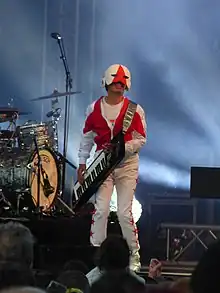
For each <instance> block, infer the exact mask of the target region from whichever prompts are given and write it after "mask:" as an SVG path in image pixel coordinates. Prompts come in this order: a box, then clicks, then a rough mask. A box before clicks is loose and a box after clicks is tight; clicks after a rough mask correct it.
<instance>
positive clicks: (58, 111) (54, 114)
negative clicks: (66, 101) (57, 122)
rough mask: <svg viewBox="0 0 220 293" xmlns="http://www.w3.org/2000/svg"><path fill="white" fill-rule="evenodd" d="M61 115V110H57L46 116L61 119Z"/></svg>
mask: <svg viewBox="0 0 220 293" xmlns="http://www.w3.org/2000/svg"><path fill="white" fill-rule="evenodd" d="M60 114H61V108H56V109H55V110H51V111H49V112H48V113H47V114H46V116H47V117H48V118H50V117H52V116H53V117H55V118H59V116H60Z"/></svg>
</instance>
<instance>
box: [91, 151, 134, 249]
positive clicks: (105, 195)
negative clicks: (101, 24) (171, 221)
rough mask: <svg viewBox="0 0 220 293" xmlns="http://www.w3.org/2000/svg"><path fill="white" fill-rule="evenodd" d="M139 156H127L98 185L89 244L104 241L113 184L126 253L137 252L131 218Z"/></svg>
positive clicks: (98, 243)
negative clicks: (127, 157) (126, 244)
mask: <svg viewBox="0 0 220 293" xmlns="http://www.w3.org/2000/svg"><path fill="white" fill-rule="evenodd" d="M138 161H139V157H138V155H137V154H136V155H135V156H132V157H130V158H129V159H127V160H125V161H124V162H122V163H121V164H120V166H119V167H118V168H116V169H115V170H114V171H113V172H112V174H111V175H110V176H109V177H108V178H107V179H106V181H105V182H104V183H103V184H102V185H101V187H100V188H99V190H98V192H97V193H96V196H95V212H94V215H93V219H92V225H91V233H90V242H91V244H92V245H94V246H100V245H101V243H102V242H103V240H104V239H105V238H106V233H107V220H108V215H109V208H110V201H111V196H112V192H113V188H114V185H115V187H116V190H117V195H118V198H117V204H118V209H117V215H118V220H119V223H120V226H121V229H122V234H123V237H125V239H126V240H127V242H128V245H129V247H130V250H131V252H132V253H135V252H137V251H138V250H139V242H138V233H137V228H136V224H135V223H134V220H133V215H132V201H133V198H134V192H135V189H136V185H137V178H138Z"/></svg>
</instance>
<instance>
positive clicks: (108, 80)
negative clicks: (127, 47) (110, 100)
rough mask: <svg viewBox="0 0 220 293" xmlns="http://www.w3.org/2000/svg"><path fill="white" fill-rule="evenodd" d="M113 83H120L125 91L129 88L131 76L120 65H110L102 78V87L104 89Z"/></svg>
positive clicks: (126, 69)
mask: <svg viewBox="0 0 220 293" xmlns="http://www.w3.org/2000/svg"><path fill="white" fill-rule="evenodd" d="M113 82H121V83H122V84H124V85H125V86H126V87H125V89H126V90H129V89H130V88H131V74H130V71H129V70H128V68H127V67H125V66H124V65H120V64H114V65H111V66H110V67H109V68H108V69H107V70H106V71H105V74H104V76H103V78H102V87H106V86H108V85H110V84H112V83H113Z"/></svg>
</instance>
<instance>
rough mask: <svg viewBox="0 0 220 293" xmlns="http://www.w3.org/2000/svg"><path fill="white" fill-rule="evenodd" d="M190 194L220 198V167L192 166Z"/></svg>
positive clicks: (197, 196)
mask: <svg viewBox="0 0 220 293" xmlns="http://www.w3.org/2000/svg"><path fill="white" fill-rule="evenodd" d="M190 177H191V178H190V196H191V197H193V198H206V199H209V198H210V199H211V198H220V168H214V167H212V168H210V167H191V176H190Z"/></svg>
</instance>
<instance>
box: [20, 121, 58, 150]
mask: <svg viewBox="0 0 220 293" xmlns="http://www.w3.org/2000/svg"><path fill="white" fill-rule="evenodd" d="M17 132H18V133H19V136H18V144H19V147H20V148H21V149H32V150H33V149H34V148H35V145H34V136H35V137H36V140H37V144H38V147H40V148H41V147H50V148H53V146H54V129H53V126H52V124H51V122H45V123H40V124H38V123H36V124H29V123H25V124H24V125H22V126H20V127H19V128H18V131H17Z"/></svg>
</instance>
